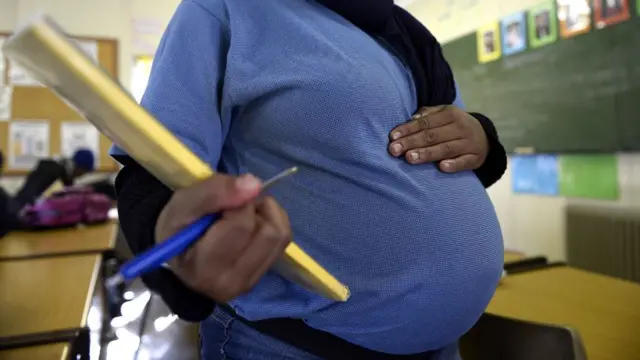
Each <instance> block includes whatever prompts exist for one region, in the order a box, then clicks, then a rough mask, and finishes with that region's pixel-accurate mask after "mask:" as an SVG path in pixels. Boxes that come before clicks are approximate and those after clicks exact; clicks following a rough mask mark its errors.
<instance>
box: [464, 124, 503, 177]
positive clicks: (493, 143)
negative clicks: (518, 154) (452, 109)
mask: <svg viewBox="0 0 640 360" xmlns="http://www.w3.org/2000/svg"><path fill="white" fill-rule="evenodd" d="M469 114H470V115H471V116H473V117H474V118H476V119H477V120H478V121H479V122H480V125H482V128H483V129H484V132H485V134H486V135H487V139H488V140H489V154H488V155H487V158H486V159H485V161H484V163H483V164H482V166H480V167H479V168H477V169H476V170H475V173H476V176H477V177H478V179H480V181H481V182H482V185H484V187H485V188H488V187H490V186H491V185H493V184H495V183H496V182H497V181H498V180H500V178H501V177H502V175H504V173H505V171H506V170H507V152H506V151H505V149H504V147H503V146H502V144H501V143H500V139H499V138H498V131H497V130H496V127H495V126H494V125H493V123H492V122H491V120H490V119H489V118H488V117H486V116H484V115H482V114H480V113H469Z"/></svg>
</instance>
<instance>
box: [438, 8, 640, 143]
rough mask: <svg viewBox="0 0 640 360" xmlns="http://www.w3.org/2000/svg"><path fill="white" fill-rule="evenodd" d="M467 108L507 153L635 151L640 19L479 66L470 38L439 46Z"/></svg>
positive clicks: (639, 126) (639, 119) (639, 128)
mask: <svg viewBox="0 0 640 360" xmlns="http://www.w3.org/2000/svg"><path fill="white" fill-rule="evenodd" d="M443 49H444V53H445V56H446V57H447V60H448V61H449V63H450V64H451V67H452V68H453V70H454V73H455V77H456V80H457V82H458V84H459V85H460V88H461V91H462V97H463V100H464V102H465V103H466V105H467V108H468V109H469V111H478V112H481V113H484V114H486V115H487V116H489V117H490V118H491V119H492V120H493V121H494V122H495V124H496V126H497V128H498V132H499V135H500V137H501V140H502V142H503V144H504V145H505V147H506V148H507V151H509V152H513V151H516V149H518V148H533V149H534V151H535V152H540V153H545V152H548V153H558V152H613V151H633V150H636V151H637V150H640V18H639V17H637V16H636V15H635V9H633V13H632V15H631V19H630V20H628V21H626V22H623V23H619V24H616V25H612V26H610V27H606V28H604V29H593V30H592V31H591V32H589V33H587V34H584V35H579V36H576V37H574V38H570V39H561V38H560V39H558V41H557V42H555V43H553V44H550V45H546V46H543V47H540V48H537V49H529V50H526V51H524V52H522V53H519V54H514V55H511V56H506V57H502V58H500V59H499V60H496V61H494V62H491V63H487V64H479V63H478V59H477V52H476V34H470V35H468V36H465V37H463V38H460V39H457V40H455V41H452V42H450V43H448V44H445V45H444V46H443Z"/></svg>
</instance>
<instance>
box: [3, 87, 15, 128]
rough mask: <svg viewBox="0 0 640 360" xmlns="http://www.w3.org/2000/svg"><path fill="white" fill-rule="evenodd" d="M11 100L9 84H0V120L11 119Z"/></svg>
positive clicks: (11, 92)
mask: <svg viewBox="0 0 640 360" xmlns="http://www.w3.org/2000/svg"><path fill="white" fill-rule="evenodd" d="M12 101H13V89H12V88H11V86H0V122H5V121H9V120H10V119H11V105H12V103H11V102H12Z"/></svg>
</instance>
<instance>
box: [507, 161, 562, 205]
mask: <svg viewBox="0 0 640 360" xmlns="http://www.w3.org/2000/svg"><path fill="white" fill-rule="evenodd" d="M510 166H511V176H512V181H511V183H512V186H513V192H515V193H520V194H533V195H544V196H556V195H558V192H559V180H558V158H557V156H555V155H514V156H513V157H512V158H511V165H510Z"/></svg>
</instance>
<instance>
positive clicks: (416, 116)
mask: <svg viewBox="0 0 640 360" xmlns="http://www.w3.org/2000/svg"><path fill="white" fill-rule="evenodd" d="M421 116H422V115H421V114H420V113H417V114H413V116H412V117H411V118H412V119H413V120H415V119H419V118H420V117H421Z"/></svg>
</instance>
